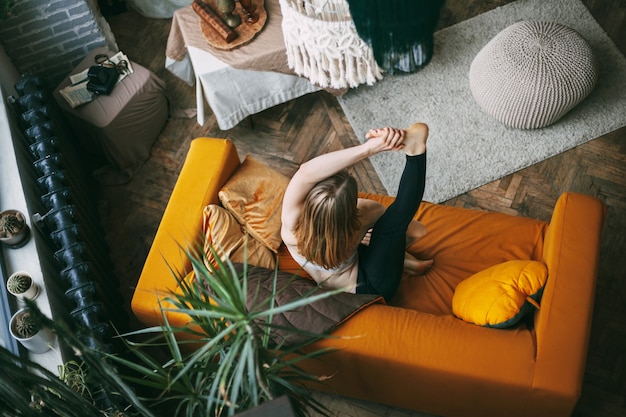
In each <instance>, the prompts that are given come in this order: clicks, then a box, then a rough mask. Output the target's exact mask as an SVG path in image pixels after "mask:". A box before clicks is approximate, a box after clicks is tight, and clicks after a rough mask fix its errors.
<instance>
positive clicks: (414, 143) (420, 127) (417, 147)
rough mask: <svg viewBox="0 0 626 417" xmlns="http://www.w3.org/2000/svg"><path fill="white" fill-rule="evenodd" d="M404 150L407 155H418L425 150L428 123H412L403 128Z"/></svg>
mask: <svg viewBox="0 0 626 417" xmlns="http://www.w3.org/2000/svg"><path fill="white" fill-rule="evenodd" d="M405 132H406V133H405V135H404V141H403V142H402V143H403V144H404V149H403V150H404V152H405V153H406V154H407V155H409V156H413V155H420V154H423V153H424V152H426V141H427V140H428V125H426V124H425V123H413V124H412V125H411V126H409V127H408V128H407V129H406V130H405Z"/></svg>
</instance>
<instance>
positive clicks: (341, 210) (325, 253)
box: [294, 171, 361, 269]
mask: <svg viewBox="0 0 626 417" xmlns="http://www.w3.org/2000/svg"><path fill="white" fill-rule="evenodd" d="M357 200H358V190H357V184H356V180H355V179H354V178H353V177H352V176H351V175H350V174H348V173H347V172H346V171H342V172H339V173H337V174H335V175H333V176H331V177H328V178H326V179H325V180H322V181H320V182H319V183H317V184H316V185H315V186H314V187H313V188H312V189H311V191H309V194H308V195H307V196H306V199H305V201H304V208H303V210H302V214H301V215H300V218H299V219H298V222H297V224H296V227H295V230H294V232H295V235H296V237H297V238H298V252H300V253H301V254H302V255H303V256H304V257H305V258H306V259H307V260H309V261H311V262H313V263H315V264H317V265H320V266H322V267H324V268H328V269H330V268H335V267H337V266H339V265H340V264H341V263H342V262H345V261H346V260H348V259H349V258H350V256H352V253H353V252H354V248H355V246H356V243H357V240H356V239H357V238H358V234H357V232H358V231H359V229H360V226H361V225H360V222H359V217H358V211H357Z"/></svg>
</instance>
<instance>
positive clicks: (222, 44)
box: [200, 0, 267, 51]
mask: <svg viewBox="0 0 626 417" xmlns="http://www.w3.org/2000/svg"><path fill="white" fill-rule="evenodd" d="M204 3H205V4H207V5H209V7H211V8H212V9H213V11H214V12H215V14H216V15H218V16H220V17H221V13H220V12H219V11H218V10H217V5H216V4H217V0H204ZM252 3H253V4H254V5H255V6H256V10H255V11H254V13H255V14H257V15H258V16H259V20H257V21H256V22H255V23H253V24H248V23H246V21H245V20H246V13H245V12H244V11H243V10H242V8H241V5H240V4H239V2H236V7H235V10H234V11H233V14H238V15H239V16H240V17H241V24H240V25H239V26H237V27H236V28H234V29H233V30H234V31H235V32H237V34H238V35H239V36H237V38H235V39H234V40H233V41H232V42H230V43H229V42H226V40H225V39H224V38H222V37H221V36H220V34H219V33H217V32H216V31H215V29H213V28H212V27H211V25H209V24H208V23H207V22H205V21H204V20H203V19H200V29H201V30H202V34H203V35H204V38H205V39H206V41H207V42H208V43H209V45H211V46H212V47H213V48H216V49H220V50H223V51H230V50H232V49H235V48H239V47H240V46H243V45H246V44H248V43H250V41H252V39H254V37H255V36H256V35H257V34H258V33H259V32H260V31H261V30H262V29H263V27H264V26H265V22H266V21H267V11H266V10H265V4H264V0H252Z"/></svg>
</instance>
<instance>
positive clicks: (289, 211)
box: [282, 127, 404, 240]
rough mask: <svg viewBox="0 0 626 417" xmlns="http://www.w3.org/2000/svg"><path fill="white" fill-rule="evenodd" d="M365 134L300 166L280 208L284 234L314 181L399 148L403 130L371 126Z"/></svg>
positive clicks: (292, 226) (400, 147)
mask: <svg viewBox="0 0 626 417" xmlns="http://www.w3.org/2000/svg"><path fill="white" fill-rule="evenodd" d="M366 137H367V138H368V140H367V141H366V142H365V143H362V144H360V145H356V146H353V147H350V148H347V149H341V150H338V151H334V152H329V153H326V154H323V155H320V156H317V157H315V158H313V159H311V160H309V161H308V162H305V163H303V164H302V165H301V166H300V168H299V169H298V171H297V172H296V173H295V174H294V176H293V178H292V179H291V181H290V182H289V185H288V186H287V189H286V190H285V195H284V198H283V207H282V223H283V234H285V232H291V231H292V230H293V229H294V226H295V224H296V221H297V219H298V218H299V217H300V212H301V210H302V204H304V200H305V198H306V196H307V194H308V193H309V191H311V189H312V188H313V187H314V186H315V184H317V183H318V182H320V181H322V180H323V179H326V178H328V177H330V176H332V175H335V174H336V173H338V172H339V171H341V170H343V169H345V168H347V167H349V166H352V165H354V164H355V163H357V162H360V161H362V160H364V159H366V158H368V157H370V156H372V155H375V154H377V153H380V152H383V151H389V150H400V149H402V146H403V145H402V141H403V139H404V130H402V129H394V128H388V127H387V128H384V129H372V130H370V131H369V132H368V133H367V135H366ZM285 237H287V238H288V239H289V238H290V237H292V236H291V234H290V233H288V234H287V236H283V240H285Z"/></svg>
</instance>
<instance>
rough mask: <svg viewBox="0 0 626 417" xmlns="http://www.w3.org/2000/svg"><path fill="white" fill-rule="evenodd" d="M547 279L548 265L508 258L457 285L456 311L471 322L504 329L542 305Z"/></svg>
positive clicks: (455, 312) (454, 302) (455, 292)
mask: <svg viewBox="0 0 626 417" xmlns="http://www.w3.org/2000/svg"><path fill="white" fill-rule="evenodd" d="M547 278H548V269H547V267H546V265H545V264H543V263H542V262H537V261H530V260H525V261H523V260H516V261H508V262H504V263H501V264H498V265H494V266H492V267H490V268H487V269H485V270H484V271H481V272H478V273H476V274H474V275H472V276H471V277H469V278H467V279H466V280H464V281H462V282H461V283H459V284H458V285H457V287H456V288H455V290H454V296H453V297H452V312H453V314H454V315H455V316H456V317H458V318H460V319H462V320H464V321H467V322H469V323H474V324H478V325H480V326H486V327H496V328H505V327H510V326H513V325H515V324H516V323H517V322H519V321H520V320H521V319H522V317H524V315H526V314H528V313H530V312H531V311H533V310H534V309H535V308H539V301H540V299H541V295H542V294H543V288H544V286H545V284H546V281H547Z"/></svg>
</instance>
